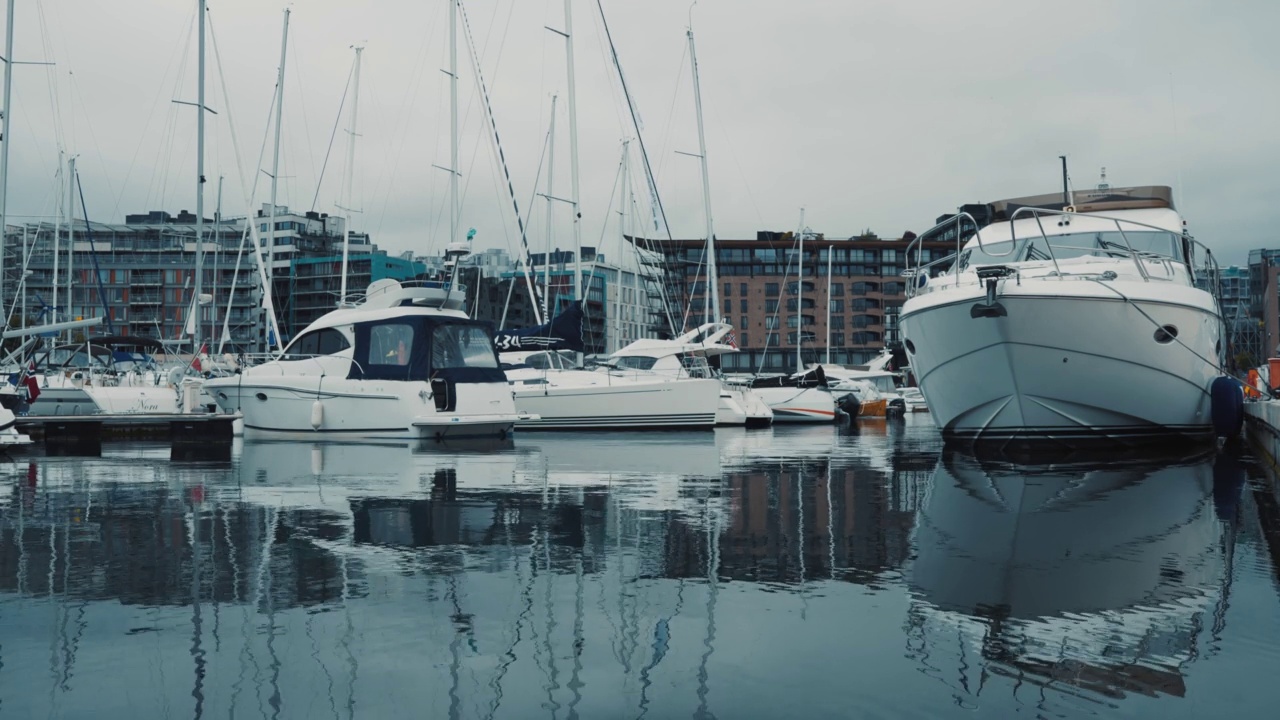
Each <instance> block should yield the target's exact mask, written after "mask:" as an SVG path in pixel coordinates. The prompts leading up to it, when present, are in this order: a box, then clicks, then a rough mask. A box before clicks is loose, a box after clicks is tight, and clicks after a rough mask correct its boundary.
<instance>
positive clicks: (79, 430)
mask: <svg viewBox="0 0 1280 720" xmlns="http://www.w3.org/2000/svg"><path fill="white" fill-rule="evenodd" d="M15 419H16V421H17V429H18V432H21V433H26V434H27V435H30V436H31V439H32V440H37V441H43V442H44V444H45V446H46V447H50V446H62V447H67V446H74V447H80V448H86V449H89V448H94V447H98V448H100V447H101V445H102V441H103V440H167V441H168V442H169V443H170V444H171V445H172V446H173V447H174V448H180V447H206V448H208V447H226V448H230V446H231V440H232V438H233V437H234V430H233V425H234V422H235V421H236V420H237V419H239V416H238V415H225V414H222V413H190V414H187V413H122V414H107V413H103V414H96V415H24V416H19V417H17V418H15Z"/></svg>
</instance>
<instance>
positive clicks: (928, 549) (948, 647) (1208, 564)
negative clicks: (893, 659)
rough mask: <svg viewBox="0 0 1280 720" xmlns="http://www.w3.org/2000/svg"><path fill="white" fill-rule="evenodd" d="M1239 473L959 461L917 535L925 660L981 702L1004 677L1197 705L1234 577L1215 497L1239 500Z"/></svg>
mask: <svg viewBox="0 0 1280 720" xmlns="http://www.w3.org/2000/svg"><path fill="white" fill-rule="evenodd" d="M1233 462H1234V460H1232V459H1231V458H1229V457H1224V458H1223V459H1220V460H1219V463H1220V464H1221V465H1223V467H1221V468H1218V469H1216V472H1215V465H1214V456H1213V455H1211V454H1210V455H1200V456H1197V457H1163V458H1157V459H1151V458H1148V459H1142V460H1129V461H1125V460H1121V461H1115V460H1108V461H1103V460H1102V459H1093V460H1087V459H1086V460H1080V459H1076V460H1073V461H1069V462H1064V463H1056V464H1048V465H1014V464H1011V463H1007V462H999V461H982V460H979V459H976V458H973V457H967V456H964V455H961V454H955V453H950V452H948V453H945V454H944V455H943V457H942V460H941V462H940V463H939V466H938V469H937V472H936V474H935V476H934V480H933V483H932V486H931V487H930V492H929V498H928V500H927V501H926V502H925V503H924V504H923V506H922V507H921V510H920V513H919V518H918V523H917V528H916V540H915V545H916V549H917V555H916V559H915V561H914V562H913V563H912V566H911V570H910V585H911V589H912V591H913V593H914V594H915V596H916V598H917V599H918V601H917V602H916V603H915V604H914V606H913V607H912V609H911V611H910V613H909V618H908V623H907V627H908V638H909V639H908V647H909V648H910V650H911V652H912V654H913V655H914V656H915V657H917V658H919V659H920V660H921V662H922V664H925V665H926V666H927V667H930V668H931V671H932V672H933V673H934V674H935V675H936V677H937V678H938V679H939V680H942V681H943V682H945V683H947V684H948V685H950V686H951V687H952V688H953V689H954V690H955V691H956V692H957V694H958V695H961V696H965V697H969V698H976V697H977V696H978V695H980V694H981V693H982V692H983V690H984V689H985V690H986V691H987V692H988V693H990V692H992V690H991V689H990V688H989V687H986V686H987V685H988V684H989V683H988V678H989V677H991V676H997V677H1007V678H1010V679H1013V680H1015V681H1016V683H1017V684H1023V683H1026V684H1028V685H1030V686H1040V687H1045V688H1056V689H1058V690H1059V691H1061V692H1063V693H1065V694H1066V695H1068V696H1073V697H1082V698H1089V697H1091V696H1097V697H1098V698H1121V697H1124V696H1125V694H1126V693H1141V694H1144V695H1153V696H1154V695H1156V694H1163V695H1174V696H1182V695H1184V694H1185V693H1186V681H1185V675H1184V669H1185V667H1186V666H1187V664H1189V663H1191V662H1192V661H1193V660H1194V659H1195V658H1196V656H1197V653H1198V648H1197V635H1198V633H1199V630H1200V629H1201V627H1202V626H1203V624H1204V623H1205V618H1206V616H1208V615H1211V614H1213V613H1214V609H1215V604H1216V603H1218V602H1221V601H1222V600H1223V599H1224V597H1225V595H1224V593H1225V589H1224V585H1225V584H1226V583H1227V582H1229V579H1230V576H1229V574H1228V573H1224V571H1223V564H1224V544H1223V542H1222V540H1223V536H1222V533H1221V529H1220V527H1219V525H1218V522H1217V515H1216V514H1215V501H1214V500H1215V494H1218V495H1223V494H1225V493H1229V492H1230V487H1229V486H1232V485H1234V487H1235V488H1236V490H1237V491H1238V489H1239V487H1240V484H1239V480H1240V476H1241V475H1240V473H1238V472H1235V471H1233V470H1232V468H1231V467H1230V464H1231V463H1233ZM1215 479H1216V480H1217V481H1218V484H1217V486H1215ZM940 657H951V658H953V659H958V660H957V666H956V667H952V668H946V667H943V666H942V665H941V664H940V662H939V658H940ZM1009 687H1010V688H1011V689H1015V692H1016V687H1017V685H1010V686H1009ZM1080 691H1087V692H1085V693H1081V692H1080ZM1038 701H1040V702H1043V701H1045V700H1044V698H1043V697H1041V698H1039V699H1038Z"/></svg>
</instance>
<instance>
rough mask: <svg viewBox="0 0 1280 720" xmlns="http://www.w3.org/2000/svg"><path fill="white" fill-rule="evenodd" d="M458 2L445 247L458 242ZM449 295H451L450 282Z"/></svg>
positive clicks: (452, 8) (452, 23)
mask: <svg viewBox="0 0 1280 720" xmlns="http://www.w3.org/2000/svg"><path fill="white" fill-rule="evenodd" d="M458 2H459V0H449V242H448V243H446V244H445V245H446V247H447V246H448V245H450V244H452V243H455V242H457V241H458ZM455 276H456V273H455ZM449 293H450V294H452V293H453V282H452V281H450V283H449Z"/></svg>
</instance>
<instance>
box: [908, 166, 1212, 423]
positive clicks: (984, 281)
mask: <svg viewBox="0 0 1280 720" xmlns="http://www.w3.org/2000/svg"><path fill="white" fill-rule="evenodd" d="M1064 194H1065V193H1064ZM1064 205H1065V206H1066V209H1063V207H1064ZM982 214H984V215H988V216H990V219H991V220H993V222H991V223H990V224H986V225H985V226H982V225H981V224H980V223H978V222H977V221H976V220H975V219H974V217H973V215H972V214H970V213H965V212H962V213H959V214H957V215H956V216H955V217H954V218H952V219H951V220H948V221H946V222H945V223H943V224H942V225H939V226H938V228H935V229H933V230H930V231H929V232H926V233H924V234H923V235H921V238H929V237H933V236H937V235H938V234H939V233H940V232H945V231H949V230H954V231H955V232H954V233H953V235H954V236H955V237H956V238H957V254H956V255H955V256H953V257H952V258H948V259H943V260H938V261H935V262H933V263H930V264H927V265H924V266H922V267H916V268H914V269H913V270H909V271H908V273H907V275H908V278H909V282H908V288H909V289H908V296H909V297H908V300H907V301H906V304H905V305H904V306H903V308H902V313H901V320H900V321H901V326H902V330H903V344H904V345H905V347H906V350H907V353H908V358H909V360H910V362H911V366H912V371H913V373H914V374H915V376H916V378H918V380H919V386H920V389H921V391H922V392H923V393H924V396H925V398H926V399H927V400H928V406H929V410H930V412H931V413H932V414H933V417H934V420H935V421H936V422H937V424H938V426H939V427H940V428H941V429H942V432H943V434H944V435H945V436H947V437H949V438H959V439H965V440H970V441H986V440H995V441H1008V440H1011V439H1017V440H1029V441H1038V440H1049V441H1055V442H1073V441H1076V440H1081V439H1085V438H1088V439H1097V438H1101V439H1107V440H1112V441H1122V442H1126V443H1129V442H1135V441H1139V440H1151V439H1161V438H1168V437H1170V436H1181V437H1186V438H1191V439H1196V440H1202V439H1203V440H1207V439H1211V438H1212V436H1213V433H1214V428H1213V421H1212V418H1211V409H1212V408H1211V395H1212V394H1214V393H1215V392H1217V391H1215V390H1213V389H1212V387H1211V386H1213V384H1214V381H1215V379H1216V378H1217V377H1218V376H1219V370H1218V368H1219V366H1220V362H1219V356H1220V355H1221V353H1222V350H1223V340H1222V319H1221V316H1220V314H1219V310H1218V306H1217V302H1216V300H1215V298H1214V296H1213V295H1212V294H1211V293H1210V292H1208V291H1206V290H1204V289H1202V285H1207V284H1208V283H1210V282H1212V278H1213V277H1215V275H1214V274H1213V272H1212V266H1211V263H1212V257H1211V255H1210V254H1209V253H1208V251H1207V250H1206V251H1204V253H1203V261H1204V262H1205V263H1206V265H1208V266H1209V267H1206V268H1204V269H1202V268H1198V267H1196V265H1197V261H1196V252H1197V248H1198V247H1202V246H1200V245H1199V244H1198V243H1196V242H1195V241H1194V240H1193V239H1192V238H1191V236H1190V235H1188V234H1187V232H1186V230H1185V227H1184V223H1183V220H1182V217H1181V216H1180V215H1179V214H1178V212H1177V211H1176V210H1175V209H1174V207H1173V202H1172V192H1171V191H1170V189H1169V188H1168V187H1131V188H1107V187H1105V186H1103V187H1102V188H1101V189H1099V190H1096V191H1089V192H1083V193H1075V197H1074V200H1071V201H1068V200H1066V199H1065V198H1063V197H1062V196H1050V195H1041V196H1034V197H1025V198H1015V199H1012V200H1004V201H1000V202H996V203H993V204H991V205H990V206H987V208H986V212H984V213H982ZM966 228H969V229H972V228H980V229H978V231H977V232H976V234H974V235H973V236H972V238H971V239H969V240H968V241H967V242H966V243H965V244H964V247H963V249H961V248H960V240H959V239H960V238H961V237H962V236H963V235H962V231H964V230H965V229H966ZM919 243H920V240H919V239H918V240H917V241H916V244H915V246H914V247H919V246H920V245H919ZM908 252H909V253H910V252H911V249H910V248H909V250H908ZM917 265H919V263H917Z"/></svg>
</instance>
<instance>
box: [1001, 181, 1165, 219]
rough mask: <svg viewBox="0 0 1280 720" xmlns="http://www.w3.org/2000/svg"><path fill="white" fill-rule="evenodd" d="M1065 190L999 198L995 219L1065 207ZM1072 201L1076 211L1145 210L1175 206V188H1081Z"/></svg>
mask: <svg viewBox="0 0 1280 720" xmlns="http://www.w3.org/2000/svg"><path fill="white" fill-rule="evenodd" d="M1062 200H1063V198H1062V193H1060V192H1059V193H1050V194H1047V195H1028V196H1026V197H1017V198H1009V199H1007V200H997V201H995V202H993V203H991V209H992V211H993V218H992V219H993V220H995V221H1000V220H1008V219H1009V218H1011V217H1013V214H1014V213H1016V212H1017V211H1018V210H1019V209H1021V208H1024V207H1032V208H1041V209H1044V210H1064V209H1066V208H1065V205H1064V204H1063V202H1062ZM1071 203H1072V206H1073V207H1074V208H1075V211H1076V212H1081V213H1090V212H1113V211H1116V210H1144V209H1150V208H1165V209H1168V210H1173V209H1175V208H1174V207H1173V188H1170V187H1169V186H1167V185H1140V186H1135V187H1124V188H1106V189H1103V190H1078V191H1075V192H1073V193H1071Z"/></svg>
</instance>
